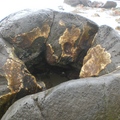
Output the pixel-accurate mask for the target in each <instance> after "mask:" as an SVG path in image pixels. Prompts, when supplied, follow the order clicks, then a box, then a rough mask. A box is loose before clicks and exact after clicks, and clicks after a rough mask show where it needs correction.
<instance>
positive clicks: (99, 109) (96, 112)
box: [1, 69, 120, 120]
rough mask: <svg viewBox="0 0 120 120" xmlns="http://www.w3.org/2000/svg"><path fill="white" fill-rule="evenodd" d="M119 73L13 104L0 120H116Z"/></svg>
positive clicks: (79, 81)
mask: <svg viewBox="0 0 120 120" xmlns="http://www.w3.org/2000/svg"><path fill="white" fill-rule="evenodd" d="M119 73H120V69H117V70H116V71H114V72H113V73H110V74H107V75H104V76H100V77H91V78H82V79H77V80H72V81H68V82H65V83H62V84H60V85H58V86H56V87H54V88H51V89H49V90H47V91H44V92H41V93H37V94H34V95H30V96H27V97H24V98H22V99H20V100H18V101H17V102H15V103H14V104H13V105H12V106H11V107H10V108H9V109H8V111H7V112H6V113H5V115H4V116H3V118H2V119H1V120H21V119H24V120H119V116H120V87H119V86H120V75H119Z"/></svg>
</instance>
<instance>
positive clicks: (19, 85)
mask: <svg viewBox="0 0 120 120" xmlns="http://www.w3.org/2000/svg"><path fill="white" fill-rule="evenodd" d="M0 60H1V61H0V76H1V79H0V81H1V82H0V88H1V91H0V117H1V116H2V115H3V114H4V112H5V111H6V110H7V108H8V107H9V106H10V105H11V104H12V103H13V102H14V101H15V100H17V99H19V98H21V97H24V96H25V95H28V94H32V93H36V92H39V91H41V90H42V88H41V87H40V86H39V85H38V84H37V83H36V79H35V77H34V76H32V75H31V74H30V73H29V71H28V70H27V68H26V66H25V65H24V63H23V62H22V61H21V60H19V59H18V58H17V57H16V55H15V54H14V49H13V47H12V46H11V45H9V44H8V43H7V42H6V41H5V40H4V39H2V38H0Z"/></svg>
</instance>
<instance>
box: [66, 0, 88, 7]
mask: <svg viewBox="0 0 120 120" xmlns="http://www.w3.org/2000/svg"><path fill="white" fill-rule="evenodd" d="M89 1H90V0H64V3H66V4H68V5H71V6H77V5H79V4H83V5H84V6H89Z"/></svg>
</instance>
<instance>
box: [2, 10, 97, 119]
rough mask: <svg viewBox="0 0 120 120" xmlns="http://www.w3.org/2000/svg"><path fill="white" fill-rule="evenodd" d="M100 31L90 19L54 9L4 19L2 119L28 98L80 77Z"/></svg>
mask: <svg viewBox="0 0 120 120" xmlns="http://www.w3.org/2000/svg"><path fill="white" fill-rule="evenodd" d="M97 31H98V25H97V24H96V23H94V22H92V21H91V20H89V19H87V18H84V17H82V16H79V15H76V14H72V13H66V12H60V11H54V10H51V9H45V10H44V9H39V10H38V9H35V10H22V11H19V12H17V13H13V14H11V15H9V16H7V17H6V18H4V19H3V20H2V21H1V22H0V36H1V38H0V50H1V51H0V58H1V62H0V75H1V76H2V77H1V84H0V85H1V91H0V93H1V94H0V117H2V115H3V114H4V113H5V111H6V110H7V109H8V107H9V106H10V105H11V104H13V103H14V102H15V101H16V100H18V99H20V98H22V97H24V96H26V95H29V94H33V93H36V92H40V91H42V90H43V89H48V88H50V87H53V86H55V85H56V84H59V83H61V82H63V81H67V80H70V79H75V78H79V71H80V69H81V66H82V61H83V58H84V56H85V55H86V53H87V50H88V49H89V48H90V47H91V45H92V41H93V38H94V36H95V34H96V32H97ZM51 79H52V80H51ZM61 79H62V80H61ZM4 80H5V81H7V82H2V81H4ZM50 80H51V81H52V82H51V81H50ZM54 80H55V82H54ZM60 80H61V81H60ZM37 81H38V82H37ZM56 81H57V82H56ZM3 87H5V88H4V90H5V91H4V92H3Z"/></svg>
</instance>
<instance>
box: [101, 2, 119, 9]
mask: <svg viewBox="0 0 120 120" xmlns="http://www.w3.org/2000/svg"><path fill="white" fill-rule="evenodd" d="M116 6H117V3H116V2H114V1H107V2H106V3H105V4H104V5H103V6H102V8H107V9H108V8H115V7H116Z"/></svg>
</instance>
